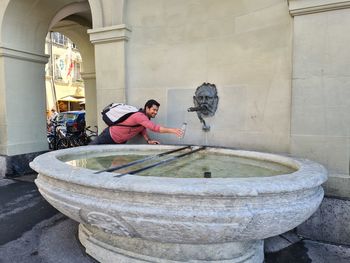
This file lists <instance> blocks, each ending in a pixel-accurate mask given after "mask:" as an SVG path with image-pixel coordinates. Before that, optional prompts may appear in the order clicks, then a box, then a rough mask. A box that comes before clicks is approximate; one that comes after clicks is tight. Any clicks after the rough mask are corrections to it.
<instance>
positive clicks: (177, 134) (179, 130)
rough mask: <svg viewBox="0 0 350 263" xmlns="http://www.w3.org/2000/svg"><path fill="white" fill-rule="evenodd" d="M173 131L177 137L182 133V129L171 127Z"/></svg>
mask: <svg viewBox="0 0 350 263" xmlns="http://www.w3.org/2000/svg"><path fill="white" fill-rule="evenodd" d="M173 133H175V134H176V136H177V137H179V138H181V137H182V135H183V130H182V129H179V128H173Z"/></svg>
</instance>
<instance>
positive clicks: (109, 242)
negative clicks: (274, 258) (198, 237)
mask: <svg viewBox="0 0 350 263" xmlns="http://www.w3.org/2000/svg"><path fill="white" fill-rule="evenodd" d="M79 239H80V242H81V243H82V244H83V246H84V247H85V248H86V252H87V253H88V254H89V255H91V256H92V257H93V258H95V259H96V260H98V261H99V262H101V263H104V262H106V263H107V262H108V263H109V262H118V263H144V262H155V263H175V262H193V263H195V262H203V261H204V262H208V263H209V262H215V263H243V262H244V263H262V262H263V260H264V252H263V241H262V240H254V241H244V242H230V243H220V244H208V245H206V244H175V243H160V242H155V241H150V240H144V239H141V238H136V237H120V236H116V235H114V234H109V233H105V232H104V231H103V230H101V229H98V228H95V227H90V226H86V225H82V224H80V225H79Z"/></svg>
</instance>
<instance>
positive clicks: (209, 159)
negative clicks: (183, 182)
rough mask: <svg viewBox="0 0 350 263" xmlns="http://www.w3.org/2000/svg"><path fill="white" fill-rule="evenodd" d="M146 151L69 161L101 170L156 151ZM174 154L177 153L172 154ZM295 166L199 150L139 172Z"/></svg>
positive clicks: (266, 171)
mask: <svg viewBox="0 0 350 263" xmlns="http://www.w3.org/2000/svg"><path fill="white" fill-rule="evenodd" d="M143 153H146V155H138V154H135V152H130V153H129V154H125V155H109V156H103V157H94V158H85V159H78V160H73V161H69V162H68V163H69V164H71V165H74V166H78V167H84V168H88V169H92V170H102V169H106V168H109V167H114V166H119V165H123V164H126V163H128V162H132V161H135V160H138V159H142V158H145V157H147V156H149V155H152V154H154V152H143ZM171 156H175V155H171ZM166 158H169V155H168V156H164V157H162V158H157V159H155V160H150V161H147V162H143V163H141V164H138V165H134V166H132V167H128V168H125V169H123V170H118V171H117V172H118V173H127V172H128V171H132V170H136V169H140V168H142V167H145V166H147V165H150V164H152V163H155V162H157V161H160V160H164V159H166ZM294 171H295V169H293V168H291V167H288V166H285V165H282V164H279V163H274V162H267V161H261V160H256V159H250V158H242V157H237V156H232V155H226V154H219V153H215V154H210V153H202V152H198V153H195V154H192V155H190V156H186V157H184V158H181V159H178V160H176V161H173V162H170V163H168V164H166V165H160V166H157V167H153V168H152V169H148V170H145V171H142V172H140V173H138V175H142V176H160V177H179V178H201V177H204V173H206V172H210V173H211V177H212V178H229V177H230V178H232V177H259V176H274V175H280V174H288V173H292V172H294Z"/></svg>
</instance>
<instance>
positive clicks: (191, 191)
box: [30, 144, 327, 196]
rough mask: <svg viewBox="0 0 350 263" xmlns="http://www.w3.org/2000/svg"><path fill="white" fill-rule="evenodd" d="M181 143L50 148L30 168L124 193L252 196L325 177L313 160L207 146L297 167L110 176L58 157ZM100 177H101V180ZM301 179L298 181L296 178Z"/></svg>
mask: <svg viewBox="0 0 350 263" xmlns="http://www.w3.org/2000/svg"><path fill="white" fill-rule="evenodd" d="M181 146H183V145H140V144H135V145H133V144H125V145H93V146H83V147H76V148H69V149H64V150H58V151H52V152H48V153H45V154H42V155H39V156H38V157H36V158H35V159H34V160H33V161H32V162H31V163H30V167H31V168H32V169H33V170H35V171H36V172H38V173H39V175H40V176H48V177H49V178H52V179H56V180H60V181H67V182H69V183H70V184H77V185H81V186H86V187H92V188H100V189H107V190H117V191H125V192H144V193H158V194H167V195H168V194H182V195H213V196H256V195H260V194H276V193H279V194H280V193H281V192H286V193H288V192H294V191H302V190H305V189H311V188H314V187H318V186H320V185H321V184H322V183H324V182H325V181H326V180H327V171H326V169H325V168H324V167H323V166H322V165H320V164H318V163H316V162H313V161H310V160H307V159H302V158H296V157H292V156H286V155H280V154H272V153H265V152H258V151H248V150H237V149H233V148H224V147H216V146H208V148H207V149H206V150H205V151H209V152H220V153H230V154H232V155H233V156H240V157H247V158H255V159H259V160H266V161H272V162H278V163H281V164H283V165H287V166H291V167H293V168H296V169H298V170H297V171H295V172H293V173H290V174H282V175H275V176H269V177H249V178H210V179H207V178H175V177H155V176H139V175H126V176H123V177H119V178H118V177H114V176H115V175H116V173H111V172H103V173H100V174H98V175H96V174H94V173H95V172H96V170H90V169H86V168H82V167H74V166H71V165H69V164H66V163H64V162H63V161H61V160H59V159H58V158H62V157H64V156H74V155H81V154H84V153H85V154H86V152H87V151H90V152H91V151H95V152H96V153H105V152H106V151H107V152H112V151H116V150H123V149H127V150H132V149H135V150H155V149H157V150H159V148H160V149H162V150H171V149H175V148H177V147H181ZM102 179H103V180H102ZM300 179H302V180H300Z"/></svg>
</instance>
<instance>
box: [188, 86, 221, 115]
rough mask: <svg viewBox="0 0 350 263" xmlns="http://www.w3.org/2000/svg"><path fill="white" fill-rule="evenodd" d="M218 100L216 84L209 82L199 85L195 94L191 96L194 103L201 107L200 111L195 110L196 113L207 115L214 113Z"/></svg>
mask: <svg viewBox="0 0 350 263" xmlns="http://www.w3.org/2000/svg"><path fill="white" fill-rule="evenodd" d="M218 100H219V97H218V95H217V90H216V86H215V85H214V84H210V83H203V84H202V85H201V86H199V87H198V88H197V90H196V92H195V96H193V102H194V105H195V106H196V107H202V108H203V109H202V110H201V111H197V114H201V115H204V116H207V117H209V116H213V115H214V113H215V111H216V109H217V106H218Z"/></svg>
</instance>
